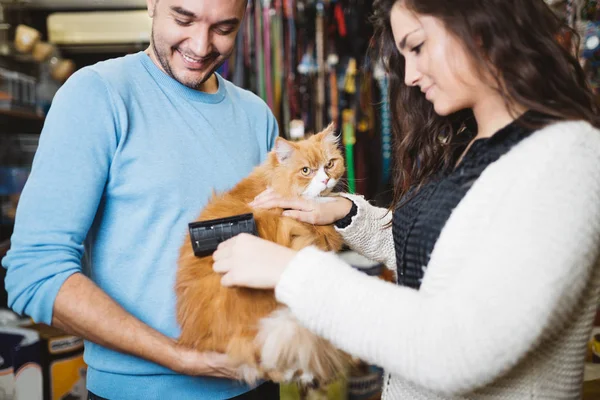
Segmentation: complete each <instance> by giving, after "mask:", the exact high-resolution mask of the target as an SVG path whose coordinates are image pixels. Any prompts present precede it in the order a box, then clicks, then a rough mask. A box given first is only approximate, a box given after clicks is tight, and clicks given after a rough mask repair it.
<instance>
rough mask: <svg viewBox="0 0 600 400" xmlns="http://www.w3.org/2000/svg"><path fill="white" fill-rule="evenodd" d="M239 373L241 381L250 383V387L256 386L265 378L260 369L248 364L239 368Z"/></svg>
mask: <svg viewBox="0 0 600 400" xmlns="http://www.w3.org/2000/svg"><path fill="white" fill-rule="evenodd" d="M237 373H238V376H239V379H240V380H242V381H244V382H246V383H248V384H249V385H254V384H256V382H258V381H259V380H260V379H262V378H263V376H262V374H261V372H260V371H259V370H258V369H256V368H255V367H252V366H250V365H247V364H243V365H241V366H240V367H238V369H237Z"/></svg>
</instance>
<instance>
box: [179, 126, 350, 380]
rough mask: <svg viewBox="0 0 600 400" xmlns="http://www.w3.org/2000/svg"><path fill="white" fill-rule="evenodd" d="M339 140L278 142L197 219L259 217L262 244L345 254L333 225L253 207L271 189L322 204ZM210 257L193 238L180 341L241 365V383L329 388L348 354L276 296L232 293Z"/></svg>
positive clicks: (182, 265)
mask: <svg viewBox="0 0 600 400" xmlns="http://www.w3.org/2000/svg"><path fill="white" fill-rule="evenodd" d="M337 140H338V138H337V137H336V136H335V132H334V127H333V125H330V126H329V127H327V128H326V129H325V130H324V131H323V132H321V133H319V134H316V135H314V136H312V137H310V138H309V139H306V140H304V141H300V142H288V141H286V140H284V139H281V138H277V141H276V143H275V147H274V149H273V151H271V153H269V155H268V158H267V160H266V161H265V162H264V163H263V164H262V165H260V166H259V167H257V168H255V170H254V171H253V172H252V173H251V174H250V175H249V176H248V177H247V178H245V179H244V180H242V181H241V182H240V183H238V184H237V185H236V186H235V187H234V188H233V189H232V190H231V191H229V192H227V193H224V194H222V195H218V196H214V197H213V198H212V199H211V200H210V201H209V203H208V205H207V206H206V207H205V208H204V210H203V211H202V213H201V214H200V217H199V219H198V220H200V221H203V220H210V219H216V218H223V217H228V216H232V215H237V214H245V213H253V214H254V218H255V220H256V226H257V230H258V234H259V236H260V237H262V238H264V239H267V240H271V241H273V242H276V243H279V244H281V245H283V246H287V247H290V248H292V249H295V250H299V249H301V248H303V247H306V246H309V245H315V246H317V247H318V248H320V249H322V250H327V251H338V250H340V248H341V247H342V238H341V236H340V235H339V234H338V233H337V232H336V231H335V229H334V228H333V227H332V226H314V225H310V224H305V223H302V222H298V221H296V220H293V219H291V218H287V217H282V216H281V213H282V211H283V210H281V209H274V210H260V209H252V208H251V207H250V206H249V205H248V203H249V202H251V201H252V200H253V199H254V197H256V196H257V195H258V194H259V193H261V192H262V191H264V190H265V189H267V187H270V188H272V189H273V190H274V191H275V192H277V193H279V194H281V195H283V196H305V197H310V198H319V197H321V196H324V195H327V194H329V193H330V192H331V190H332V189H333V188H334V186H335V185H336V184H337V182H338V181H339V179H340V178H341V177H342V175H343V173H344V162H343V158H342V154H341V153H340V151H339V149H338V143H337ZM212 265H213V259H212V257H211V256H208V257H202V258H198V257H196V256H195V255H194V253H193V250H192V247H191V245H190V239H189V235H188V236H187V237H186V241H185V243H184V246H183V247H182V249H181V254H180V259H179V269H178V272H177V280H176V288H175V289H176V295H177V319H178V322H179V324H180V326H181V336H180V338H179V342H180V343H181V344H183V345H186V346H190V347H193V348H195V349H197V350H199V351H217V352H221V353H227V354H229V356H230V357H232V358H233V359H235V360H238V361H240V362H241V363H242V364H243V365H242V367H241V368H240V371H239V372H240V379H242V380H245V381H246V382H248V383H254V382H255V381H256V380H257V379H271V380H274V381H279V382H282V381H298V382H301V383H306V384H308V383H313V382H315V381H316V382H321V383H324V382H329V381H331V380H333V379H335V378H336V377H337V376H338V375H339V374H340V373H341V372H342V370H343V368H344V367H345V365H346V362H347V360H348V358H347V356H346V354H345V353H342V352H341V351H338V350H337V349H335V348H334V347H333V346H332V345H331V344H330V343H329V342H327V341H326V340H324V339H322V338H320V337H318V336H316V335H314V334H312V333H311V332H309V331H308V330H307V329H305V328H303V327H302V326H300V324H299V323H298V322H297V321H296V319H295V318H294V317H293V316H292V315H291V313H290V311H289V309H288V308H287V307H285V306H284V305H282V304H279V303H277V301H276V300H275V296H274V293H273V291H272V290H271V291H264V290H253V289H246V288H225V287H222V286H221V283H220V280H221V276H220V275H219V274H217V273H215V272H214V271H213V269H212Z"/></svg>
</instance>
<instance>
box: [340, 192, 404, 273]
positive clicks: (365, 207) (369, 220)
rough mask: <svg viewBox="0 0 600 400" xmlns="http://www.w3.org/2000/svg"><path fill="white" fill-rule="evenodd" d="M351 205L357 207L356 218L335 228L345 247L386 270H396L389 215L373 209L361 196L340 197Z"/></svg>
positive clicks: (346, 195) (390, 216) (345, 195)
mask: <svg viewBox="0 0 600 400" xmlns="http://www.w3.org/2000/svg"><path fill="white" fill-rule="evenodd" d="M340 195H341V196H344V197H346V198H347V199H349V200H350V201H352V202H353V203H354V204H355V205H356V207H357V212H356V215H355V216H354V217H353V218H352V222H351V223H350V224H349V225H348V226H346V227H344V228H337V227H336V231H338V232H339V233H340V234H341V235H342V237H343V238H344V241H345V242H346V244H347V245H348V246H349V247H350V248H351V249H352V250H354V251H356V252H358V253H360V254H362V255H363V256H365V257H367V258H370V259H371V260H374V261H377V262H382V263H384V264H385V265H386V266H387V267H388V268H389V269H395V268H396V252H395V249H394V239H393V237H392V227H391V225H390V222H391V221H392V213H391V212H388V210H387V209H385V208H380V207H375V206H373V205H371V204H369V202H368V201H367V200H365V198H364V197H363V196H359V195H353V194H348V193H340Z"/></svg>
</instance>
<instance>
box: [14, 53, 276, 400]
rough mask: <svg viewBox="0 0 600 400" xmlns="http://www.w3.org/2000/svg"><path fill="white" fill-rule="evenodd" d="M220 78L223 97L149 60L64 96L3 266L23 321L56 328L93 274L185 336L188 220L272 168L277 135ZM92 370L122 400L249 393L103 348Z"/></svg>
mask: <svg viewBox="0 0 600 400" xmlns="http://www.w3.org/2000/svg"><path fill="white" fill-rule="evenodd" d="M218 79H219V89H218V92H217V93H216V94H207V93H202V92H198V91H195V90H192V89H189V88H187V87H185V86H183V85H181V84H180V83H178V82H177V81H175V80H174V79H172V78H171V77H169V76H168V75H166V74H165V73H163V72H162V71H161V70H160V69H159V68H158V67H157V66H156V65H155V64H154V63H153V62H152V61H151V59H150V58H149V57H148V56H147V55H146V54H145V53H143V52H140V53H137V54H133V55H129V56H126V57H123V58H119V59H114V60H109V61H105V62H101V63H99V64H96V65H94V66H92V67H86V68H83V69H82V70H80V71H78V72H76V73H75V74H74V75H73V76H72V77H71V78H70V79H69V80H68V81H67V82H66V83H65V84H64V85H63V86H62V87H61V89H60V90H59V92H58V93H57V95H56V97H55V99H54V102H53V105H52V108H51V110H50V112H49V114H48V117H47V120H46V122H45V125H44V129H43V132H42V135H41V138H40V144H39V148H38V151H37V153H36V156H35V159H34V162H33V167H32V172H31V175H30V177H29V180H28V182H27V184H26V186H25V188H24V190H23V193H22V196H21V200H20V203H19V207H18V210H17V218H16V223H15V231H14V234H13V237H12V248H11V250H10V251H9V253H8V254H7V256H6V257H5V258H4V260H3V266H4V267H5V268H7V270H8V271H7V276H6V288H7V291H8V295H9V305H10V306H11V307H12V308H13V309H14V310H15V311H16V312H18V313H21V314H26V315H29V316H31V317H32V318H33V319H34V320H35V321H40V322H44V323H47V324H48V323H50V321H51V320H52V308H53V304H54V299H55V297H56V294H57V293H58V290H59V288H60V287H61V285H62V284H63V282H64V281H65V280H66V279H67V278H68V277H69V276H70V275H71V274H73V273H76V272H80V271H82V270H83V271H84V272H85V273H87V274H88V275H89V276H90V277H91V278H92V279H93V280H94V282H96V284H98V286H99V287H100V288H102V289H103V290H104V291H105V292H106V293H108V295H109V296H111V297H112V298H113V299H115V300H116V301H117V302H118V303H119V304H121V305H122V306H123V307H124V308H125V309H126V310H127V311H129V312H130V313H131V314H133V315H134V316H135V317H137V318H139V319H140V320H141V321H143V322H144V323H146V324H148V325H149V326H151V327H153V328H154V329H157V330H158V331H160V332H162V333H163V334H165V335H167V336H170V337H173V338H176V337H178V335H179V327H178V325H177V322H176V319H175V295H174V289H173V287H174V282H175V274H176V269H177V257H178V253H179V249H180V247H181V246H182V244H183V243H184V239H185V234H186V230H187V224H188V222H191V221H193V220H194V219H195V218H196V217H197V215H198V213H199V212H200V210H201V209H202V207H203V206H204V204H205V203H206V201H207V199H208V198H209V196H210V195H211V192H212V190H213V189H214V190H216V191H222V190H226V189H229V188H231V187H232V186H233V185H235V184H236V183H237V182H238V181H239V180H241V179H242V178H243V177H245V176H246V175H248V174H249V173H250V171H251V170H252V168H253V167H254V166H256V165H258V164H259V163H261V162H262V161H263V160H264V159H265V156H266V154H267V152H268V151H269V150H270V149H271V147H272V145H273V143H274V140H275V137H276V136H277V122H276V120H275V119H274V117H273V115H272V113H271V112H270V110H269V109H268V107H267V106H266V105H265V103H264V102H263V101H262V100H260V99H259V98H258V97H257V96H255V95H254V94H252V93H251V92H248V91H246V90H243V89H240V88H237V87H235V86H234V85H232V84H231V83H230V82H227V81H225V80H224V79H222V78H221V77H220V76H218ZM84 245H85V257H83V255H84ZM82 257H83V259H84V260H85V262H83V261H82ZM82 265H85V266H86V267H87V266H89V269H88V268H85V267H82ZM85 361H86V362H87V363H88V365H89V370H88V388H89V390H91V391H92V392H94V393H95V394H97V395H99V396H102V397H107V398H109V399H125V400H127V399H145V400H151V399H160V400H163V399H181V400H185V399H224V398H229V397H232V396H235V395H237V394H240V393H242V392H245V391H247V390H248V388H247V387H245V386H242V385H240V384H238V383H235V382H232V381H229V380H224V379H216V378H192V377H187V376H180V375H176V374H175V373H173V372H172V371H170V370H168V369H166V368H163V367H161V366H158V365H156V364H153V363H150V362H147V361H144V360H141V359H138V358H136V357H132V356H129V355H124V354H121V353H117V352H114V351H111V350H108V349H106V348H104V347H101V346H98V345H96V344H94V343H90V342H86V344H85Z"/></svg>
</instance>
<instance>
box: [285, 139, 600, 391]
mask: <svg viewBox="0 0 600 400" xmlns="http://www.w3.org/2000/svg"><path fill="white" fill-rule="evenodd" d="M590 131H592V133H593V134H594V135H598V134H599V133H598V132H597V131H595V130H592V129H591V128H590ZM559 133H560V134H562V139H563V140H555V141H554V142H552V143H547V142H545V143H539V144H540V145H541V146H538V150H536V151H539V152H541V155H540V154H539V153H535V154H534V155H535V157H532V156H530V155H525V156H523V154H524V153H523V152H522V153H521V155H520V156H519V157H513V159H511V163H512V164H510V165H509V168H506V169H504V170H501V172H499V170H495V171H494V174H495V175H492V174H488V173H487V172H488V171H484V174H482V176H481V178H480V180H482V181H485V180H486V179H487V182H486V185H483V186H482V187H479V188H478V187H477V186H478V183H479V182H476V183H475V185H474V186H473V188H472V189H471V190H472V191H475V190H478V195H479V197H477V196H473V197H471V198H470V199H469V200H468V201H467V198H468V197H469V196H468V195H467V197H465V199H464V200H463V201H464V204H463V203H461V204H459V206H458V207H457V209H455V213H456V214H460V215H452V216H451V217H450V220H449V221H448V225H449V224H452V223H453V218H456V219H457V220H456V222H454V224H455V225H454V228H456V227H457V223H458V222H459V221H460V225H458V229H455V230H453V231H452V232H449V233H448V234H451V235H452V239H451V240H449V241H447V242H446V246H445V247H446V248H445V249H444V250H445V253H444V254H445V257H447V258H444V259H438V260H436V264H437V265H436V268H433V267H431V268H429V269H428V271H427V275H426V276H425V279H424V281H423V285H422V287H421V291H414V290H412V289H409V288H404V287H397V286H394V285H392V284H389V283H387V282H382V281H380V280H375V279H371V278H369V277H366V276H363V275H362V274H360V273H359V272H357V271H354V270H352V269H350V268H348V267H347V265H345V264H344V263H343V262H342V261H341V260H339V259H338V258H337V257H336V256H335V255H333V254H330V253H323V252H320V251H318V250H316V249H314V248H307V249H304V250H302V251H300V252H299V253H298V254H297V256H296V257H295V258H294V259H293V260H292V262H291V263H290V265H289V266H288V268H287V269H286V271H285V272H284V274H283V275H282V279H281V281H280V283H279V284H278V286H277V288H276V295H277V298H278V300H279V301H281V302H283V303H285V304H287V305H288V306H289V307H290V308H291V310H292V312H293V313H294V315H296V316H297V318H298V319H299V320H300V321H301V322H302V323H303V324H304V325H305V326H307V327H308V328H309V329H311V330H313V331H314V332H316V333H317V334H319V335H322V336H323V337H325V338H326V339H329V340H331V341H332V343H334V344H335V345H337V346H339V347H340V348H341V349H343V350H345V351H347V352H349V353H352V354H354V355H356V356H358V357H360V358H362V359H364V360H366V361H368V362H371V363H374V364H377V365H380V366H382V367H384V368H385V369H387V370H388V372H391V373H392V374H397V375H399V376H401V377H402V378H404V379H407V380H409V381H412V382H413V383H416V384H418V385H420V386H422V387H424V388H428V389H430V390H433V391H436V392H439V393H442V394H444V395H456V394H460V393H466V392H470V391H473V390H475V389H477V388H479V387H481V386H484V385H486V384H489V383H491V382H493V381H494V380H495V379H497V378H498V377H499V376H501V375H502V374H503V373H505V372H507V371H508V370H510V369H511V368H512V367H514V366H515V365H516V364H517V363H518V362H519V361H520V360H521V359H522V358H523V357H524V356H525V354H526V353H527V352H528V351H529V350H531V349H532V348H533V347H534V346H535V345H536V344H537V343H539V342H540V340H542V339H543V338H544V337H546V335H549V334H551V333H556V331H558V329H560V327H561V326H563V324H564V322H565V321H567V320H568V319H569V318H572V313H574V312H576V307H577V303H578V302H579V301H580V300H581V296H582V295H583V292H584V291H585V289H586V285H588V284H594V285H597V284H598V283H597V282H596V283H590V279H591V277H592V273H593V271H594V269H595V268H598V264H597V263H598V253H599V248H600V246H599V245H598V244H599V243H600V207H598V204H600V171H599V168H600V140H599V139H597V138H596V137H594V138H593V140H592V141H590V142H587V143H586V141H585V140H580V141H579V142H577V141H574V139H573V138H570V136H573V135H572V134H573V132H559ZM575 133H577V132H575ZM575 136H577V135H575ZM578 137H579V138H581V135H579V136H578ZM587 138H588V139H589V138H591V135H588V136H587ZM540 147H544V148H543V149H540ZM525 154H531V153H525ZM505 167H506V164H505ZM490 175H491V176H490ZM490 178H491V180H490ZM482 183H483V182H482ZM474 208H475V209H483V210H484V212H482V213H479V214H477V213H476V215H478V217H481V218H485V221H484V222H483V224H484V225H481V224H482V220H481V218H472V215H473V214H472V210H473V209H474ZM465 215H469V216H471V220H469V219H468V218H467V220H466V221H465V220H464V218H463V220H460V219H459V218H461V217H464V216H465ZM477 224H479V225H477ZM472 226H480V227H482V226H485V228H482V229H483V230H484V234H481V235H477V236H476V238H475V239H474V240H473V241H472V242H470V243H468V244H469V246H465V247H466V248H468V251H466V253H460V254H456V250H454V248H455V247H454V246H453V245H452V243H454V244H456V243H457V242H456V241H457V240H458V241H460V240H461V239H460V238H458V239H457V238H454V236H455V235H458V236H461V235H463V234H465V232H468V229H469V228H470V227H472ZM443 235H444V231H442V236H443ZM442 236H440V241H441V240H442ZM436 246H437V245H436ZM448 250H450V251H448ZM435 253H436V250H435V249H434V254H433V255H432V261H433V259H434V257H436V256H435ZM445 260H446V261H447V265H444V262H445ZM448 265H452V267H451V270H447V269H446V267H447V266H448ZM325 266H326V268H325ZM448 280H450V283H448ZM440 281H443V282H445V283H446V284H445V285H442V286H443V288H442V289H439V290H435V289H434V288H433V287H435V286H436V285H437V286H438V287H440V285H439V284H440ZM340 282H343V284H340Z"/></svg>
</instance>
